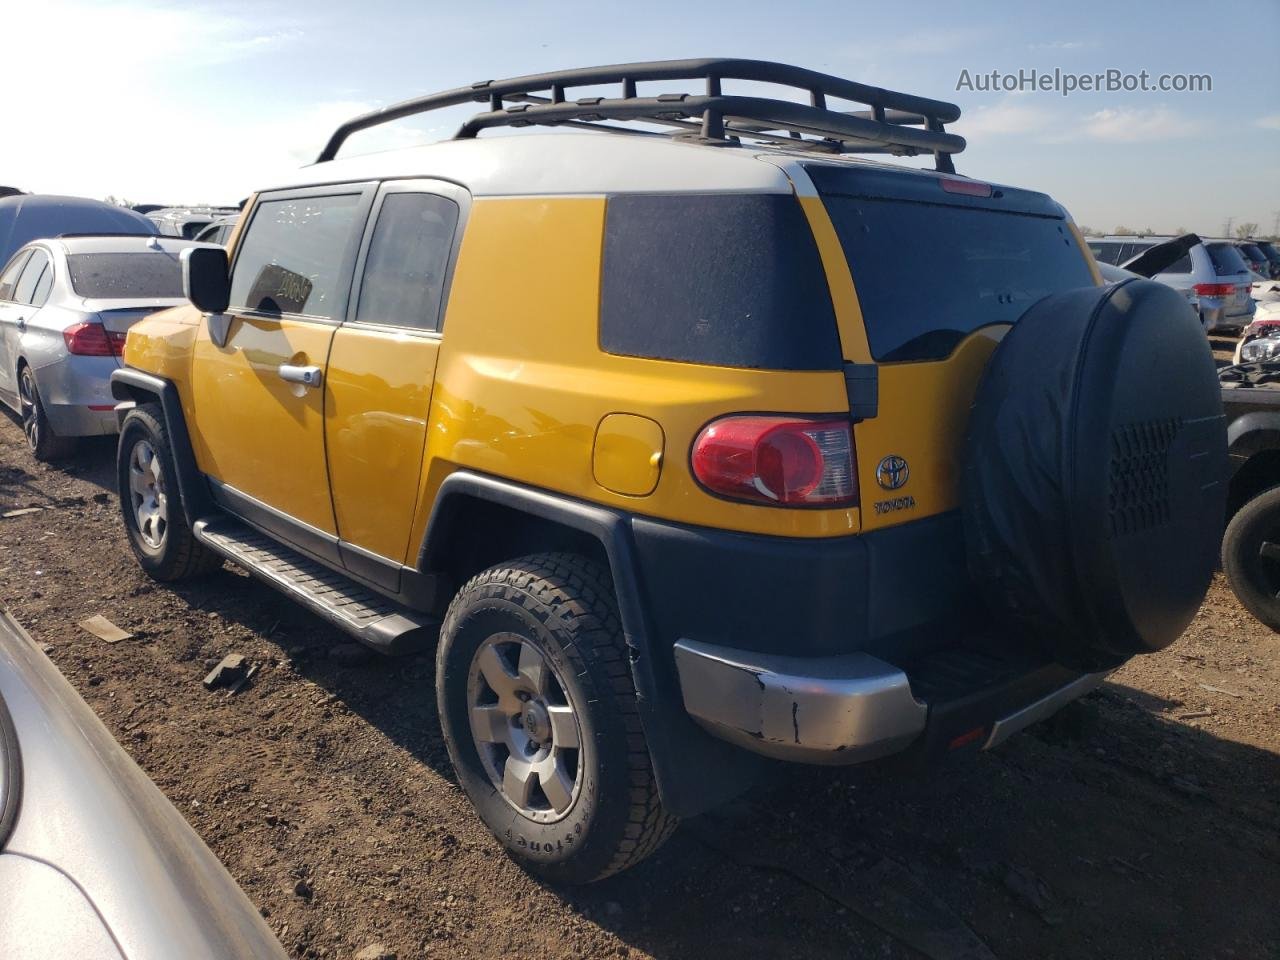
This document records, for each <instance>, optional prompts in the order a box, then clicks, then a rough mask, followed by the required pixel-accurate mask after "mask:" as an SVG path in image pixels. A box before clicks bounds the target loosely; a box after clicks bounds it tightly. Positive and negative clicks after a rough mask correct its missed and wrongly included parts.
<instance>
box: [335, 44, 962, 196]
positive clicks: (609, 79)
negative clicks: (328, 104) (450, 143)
mask: <svg viewBox="0 0 1280 960" xmlns="http://www.w3.org/2000/svg"><path fill="white" fill-rule="evenodd" d="M665 80H703V81H705V82H706V83H705V91H704V92H703V93H696V94H695V93H664V94H661V95H659V96H649V97H641V96H638V95H637V93H636V84H637V83H640V82H650V81H665ZM725 80H750V81H756V82H761V83H771V84H776V85H779V86H785V87H793V88H796V89H799V90H802V91H804V92H805V93H806V94H807V95H808V99H809V102H808V103H807V104H805V103H797V102H794V101H791V100H777V99H772V98H769V97H759V96H735V95H726V94H724V93H722V92H721V83H722V81H725ZM611 83H620V84H621V85H622V91H621V92H622V96H621V97H617V98H609V97H586V98H582V99H579V100H570V99H568V98H567V97H566V95H565V92H566V91H567V90H569V89H570V88H572V87H585V86H596V85H600V84H611ZM828 97H832V98H836V99H840V100H847V101H852V102H853V103H859V104H863V105H865V106H867V107H870V109H869V110H861V111H840V110H834V109H830V108H828V106H827V98H828ZM462 103H487V104H488V107H489V108H488V110H487V111H482V112H480V113H477V114H476V115H475V116H473V117H472V118H471V119H470V120H467V121H466V122H465V123H464V124H463V125H462V126H461V128H459V130H458V132H457V133H456V134H455V135H454V137H455V139H468V138H471V137H474V136H476V134H478V133H479V132H480V131H481V130H485V129H488V128H489V127H510V126H530V125H534V124H539V125H548V126H568V127H576V128H584V129H595V130H601V129H603V130H611V131H614V132H628V133H640V134H650V135H660V134H653V132H652V131H645V130H639V129H635V128H631V129H628V128H626V127H618V126H613V125H611V124H606V123H605V122H604V121H642V122H645V123H651V124H659V125H663V126H670V127H675V128H676V135H684V136H688V137H693V138H697V139H699V140H701V141H703V142H706V143H728V142H739V141H741V140H742V139H744V138H745V139H750V140H762V141H766V142H782V143H785V144H787V145H789V146H792V147H798V148H803V149H811V150H827V151H831V152H836V153H844V152H851V153H891V154H896V155H899V156H913V155H916V154H920V153H932V154H933V156H934V164H935V166H936V167H937V169H938V170H939V171H941V172H943V173H954V172H955V167H954V165H953V163H952V160H951V155H952V154H953V153H959V152H960V151H961V150H963V149H964V146H965V142H964V137H961V136H957V135H956V134H954V133H947V132H946V131H945V129H944V124H947V123H954V122H955V121H956V120H957V119H959V117H960V108H959V107H957V106H956V105H955V104H953V103H945V102H944V101H941V100H930V99H927V98H925V97H917V96H913V95H911V94H909V93H897V92H895V91H893V90H884V89H881V88H880V87H872V86H868V85H867V84H864V83H857V82H856V81H853V80H845V79H842V78H840V77H833V76H830V75H829V74H825V73H817V72H815V71H813V70H806V69H804V68H803V67H793V66H788V65H787V64H783V63H771V62H769V61H767V60H733V59H702V60H655V61H651V62H647V63H622V64H615V65H613V66H605V67H585V68H581V69H577V70H560V71H556V72H554V73H538V74H531V75H530V76H527V77H515V78H513V79H510V80H485V81H482V82H480V83H473V84H472V85H471V86H469V87H459V88H457V89H455V90H446V91H443V92H442V93H433V94H428V95H427V96H424V97H415V98H414V99H412V100H405V101H404V102H402V103H397V104H393V105H391V106H389V107H384V108H382V109H381V110H375V111H373V112H371V113H366V114H364V115H363V116H359V117H356V118H355V119H353V120H348V121H347V122H346V123H344V124H343V125H342V126H340V127H338V129H337V130H335V131H334V133H333V136H331V137H330V138H329V142H328V143H327V144H326V145H325V148H324V149H323V150H322V151H321V152H320V156H319V157H318V158H317V161H316V162H317V163H323V162H325V161H326V160H332V159H333V158H334V157H335V156H337V154H338V150H339V149H340V148H341V147H342V144H343V143H344V142H345V141H346V139H347V137H349V136H351V134H353V133H356V132H357V131H360V130H367V129H368V128H370V127H376V126H378V125H379V124H383V123H390V122H392V121H395V120H401V119H403V118H405V117H410V116H413V115H415V114H419V113H426V112H428V111H430V110H439V109H442V108H444V107H452V106H457V105H458V104H462Z"/></svg>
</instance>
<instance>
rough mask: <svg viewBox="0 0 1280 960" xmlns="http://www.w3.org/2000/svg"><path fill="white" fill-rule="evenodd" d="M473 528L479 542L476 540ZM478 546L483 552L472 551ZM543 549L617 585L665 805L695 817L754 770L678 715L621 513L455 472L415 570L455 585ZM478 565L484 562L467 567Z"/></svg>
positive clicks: (670, 674)
mask: <svg viewBox="0 0 1280 960" xmlns="http://www.w3.org/2000/svg"><path fill="white" fill-rule="evenodd" d="M477 531H479V533H480V534H481V535H480V536H476V535H475V534H476V532H477ZM495 531H496V537H495V538H494V540H493V541H492V542H487V541H486V540H485V536H484V535H483V534H485V533H491V532H495ZM539 537H548V538H550V539H549V541H548V540H545V539H544V540H539V539H538V538H539ZM476 541H481V542H482V543H481V546H479V547H475V546H472V544H474V543H475V542H476ZM512 550H514V552H509V551H512ZM547 550H570V551H572V552H578V553H585V554H586V555H587V556H592V557H593V558H594V559H597V560H598V561H599V562H600V563H602V564H603V565H604V566H605V568H606V569H607V570H608V571H609V574H610V576H611V577H612V579H613V586H614V592H615V595H616V598H617V602H618V613H619V618H620V620H621V622H622V630H623V635H624V638H625V640H626V643H627V647H628V649H629V651H630V659H631V673H632V682H633V684H634V686H635V690H636V697H637V699H638V704H639V711H640V717H641V721H642V723H643V725H644V730H645V737H646V740H647V741H648V745H649V752H650V756H651V758H652V761H653V767H654V773H655V776H656V778H657V782H658V791H659V793H660V795H661V797H662V802H663V804H664V806H665V807H666V808H667V809H668V810H670V811H671V812H672V813H673V814H675V815H676V816H678V817H689V816H694V815H696V814H698V813H702V812H704V811H705V810H707V809H710V808H711V807H713V806H715V805H717V804H719V803H722V802H724V801H726V800H729V799H731V798H732V797H734V796H736V795H738V794H739V793H741V792H742V790H744V789H746V787H748V786H749V785H750V784H751V783H752V782H753V781H754V779H755V778H756V776H757V775H758V773H759V768H758V764H756V763H755V760H756V758H755V757H754V755H752V754H748V753H746V752H745V751H742V750H739V749H736V748H734V747H731V746H729V745H727V744H725V743H723V742H721V741H719V740H716V739H715V738H713V737H711V736H710V735H708V734H707V733H706V732H705V731H703V730H702V728H701V727H699V726H697V725H696V724H695V723H694V722H693V720H692V719H691V718H690V717H689V715H688V713H687V712H686V711H685V709H684V701H683V697H682V695H681V692H680V686H679V681H678V679H677V678H676V676H675V669H674V660H673V654H672V651H671V650H670V649H664V648H663V645H664V644H666V642H667V640H666V638H657V637H655V636H654V634H653V628H652V626H651V618H650V617H649V615H648V612H647V609H646V599H645V594H644V589H643V583H642V579H643V578H642V576H641V571H640V570H639V569H638V567H637V564H636V553H635V548H634V544H633V541H632V534H631V524H630V518H629V516H628V515H627V514H625V513H622V512H620V511H616V510H613V509H610V508H607V507H603V506H600V505H598V504H592V503H587V502H584V501H581V500H575V499H572V498H569V497H564V496H561V495H559V494H554V493H550V492H548V491H545V490H541V489H536V488H531V487H526V486H523V485H520V484H515V483H511V482H509V481H506V480H500V479H497V478H495V477H490V476H487V475H483V474H477V473H473V472H471V471H465V470H460V471H456V472H454V473H452V474H450V475H449V476H448V477H446V478H445V480H444V482H443V483H442V484H441V486H440V489H439V491H438V493H437V495H436V499H435V503H434V505H433V507H432V511H431V516H430V519H429V520H428V522H427V529H426V534H425V535H424V537H423V542H422V545H421V549H420V550H419V554H418V569H419V570H420V571H422V572H424V573H440V572H443V573H446V574H447V575H448V576H449V577H450V579H452V581H453V585H454V586H455V587H460V586H461V585H462V584H463V583H464V582H465V581H466V580H467V579H469V578H470V577H471V576H473V575H474V574H475V573H478V572H479V571H480V570H483V569H486V568H487V567H488V566H492V565H495V564H497V563H500V562H502V561H503V560H511V559H515V558H516V557H518V556H522V555H525V554H529V553H539V552H544V551H547ZM499 554H505V555H499ZM477 564H482V565H481V566H479V567H478V568H476V569H472V568H473V567H476V565H477ZM450 595H452V591H450ZM671 642H672V643H674V640H672V641H671Z"/></svg>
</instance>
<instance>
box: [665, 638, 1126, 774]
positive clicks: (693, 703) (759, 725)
mask: <svg viewBox="0 0 1280 960" xmlns="http://www.w3.org/2000/svg"><path fill="white" fill-rule="evenodd" d="M675 660H676V668H677V671H678V673H679V678H680V689H681V694H682V696H683V699H684V706H685V710H686V711H687V712H688V713H689V715H690V716H691V717H693V719H694V720H696V721H697V722H698V723H699V724H700V725H701V726H702V727H703V728H704V729H706V730H707V731H708V732H709V733H711V734H712V735H714V736H716V737H719V738H720V739H722V740H726V741H728V742H730V743H733V744H736V745H738V746H740V747H744V748H746V749H748V750H750V751H752V752H753V753H758V754H761V755H763V756H767V757H771V758H774V759H778V760H789V761H794V762H800V763H814V764H850V763H861V762H863V761H866V760H874V759H877V758H879V757H884V756H888V755H890V754H894V753H898V752H900V751H903V750H906V749H908V748H911V747H914V746H919V747H920V748H921V749H922V750H923V751H924V752H925V753H927V754H930V755H938V754H944V753H947V752H950V751H951V750H954V749H959V748H963V747H969V746H973V747H977V746H981V747H982V748H983V749H990V748H991V747H995V746H997V745H999V744H1001V743H1003V742H1004V741H1005V740H1007V739H1008V738H1009V737H1011V736H1012V735H1013V734H1015V733H1017V732H1018V731H1019V730H1022V729H1023V728H1024V727H1027V726H1030V725H1031V724H1033V723H1036V722H1037V721H1039V720H1042V719H1044V718H1046V717H1048V716H1050V715H1051V714H1053V713H1054V712H1056V711H1057V710H1059V709H1061V708H1062V707H1063V706H1065V705H1066V704H1067V703H1070V702H1071V701H1072V700H1075V699H1077V698H1079V697H1082V696H1084V695H1085V694H1086V693H1088V692H1089V691H1090V690H1093V689H1094V688H1095V687H1097V686H1098V685H1099V684H1100V683H1102V681H1103V680H1104V679H1105V678H1106V676H1107V673H1106V672H1103V673H1090V674H1083V675H1080V674H1070V673H1068V672H1066V671H1064V670H1063V669H1062V668H1060V667H1055V666H1045V665H1040V666H1036V667H1025V668H1023V669H1021V670H1011V671H1008V672H1006V673H1004V674H1003V675H1001V676H999V677H998V678H993V679H992V681H991V682H990V683H988V684H987V685H985V686H982V687H981V688H979V689H976V690H975V689H967V688H966V689H963V690H962V691H960V696H958V697H948V696H946V695H945V694H944V695H937V694H936V692H935V693H934V695H933V696H932V697H931V698H930V699H931V700H932V702H930V700H927V699H924V698H918V697H917V696H916V694H915V693H914V692H913V689H912V679H911V677H910V676H909V675H908V673H907V672H906V671H904V670H902V669H899V668H898V667H895V666H894V665H892V664H890V663H887V662H885V661H883V660H880V659H878V658H876V657H872V656H870V655H867V654H862V653H854V654H848V655H844V656H835V657H788V656H777V655H770V654H746V653H743V652H742V651H738V650H733V649H730V648H728V647H721V646H716V645H713V644H706V643H699V642H697V641H693V640H680V641H679V642H677V643H676V647H675ZM919 686H920V687H921V688H922V689H928V688H929V685H928V683H927V682H925V681H924V680H923V679H921V681H920V682H919ZM926 696H928V694H926Z"/></svg>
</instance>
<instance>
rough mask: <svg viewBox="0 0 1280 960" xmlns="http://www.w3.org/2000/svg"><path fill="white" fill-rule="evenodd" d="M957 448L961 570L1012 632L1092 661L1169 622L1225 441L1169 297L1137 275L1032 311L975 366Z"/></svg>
mask: <svg viewBox="0 0 1280 960" xmlns="http://www.w3.org/2000/svg"><path fill="white" fill-rule="evenodd" d="M964 456H965V463H964V471H963V479H962V490H961V498H962V509H963V521H964V531H965V542H966V551H967V555H968V563H969V570H970V573H971V575H972V576H973V578H974V580H975V581H976V582H977V584H978V585H979V587H980V589H981V591H982V593H983V594H984V596H985V598H986V601H987V604H988V606H990V607H991V608H992V611H993V613H995V614H996V615H997V617H1000V618H1002V619H1003V620H1004V621H1005V623H1006V625H1007V626H1010V627H1012V628H1013V629H1014V630H1015V631H1016V632H1017V633H1018V634H1021V638H1020V641H1019V642H1024V643H1034V644H1039V645H1041V646H1042V647H1043V648H1044V649H1046V650H1047V651H1048V652H1049V653H1051V654H1052V655H1053V657H1054V658H1055V659H1056V660H1058V661H1059V662H1061V663H1064V664H1068V665H1071V666H1075V667H1078V668H1082V669H1101V668H1105V667H1108V666H1114V665H1115V664H1118V663H1120V662H1122V661H1123V660H1125V659H1126V658H1128V657H1130V656H1132V655H1133V654H1137V653H1149V652H1152V651H1155V650H1159V649H1161V648H1163V647H1165V646H1167V645H1168V644H1170V643H1172V642H1173V641H1174V640H1175V639H1177V637H1178V636H1179V635H1180V634H1181V633H1182V631H1183V630H1184V629H1185V628H1186V626H1187V624H1188V623H1189V622H1190V621H1191V618H1192V617H1193V616H1194V615H1195V613H1196V610H1197V609H1198V608H1199V606H1200V602H1201V601H1202V600H1203V599H1204V594H1205V591H1206V590H1207V589H1208V586H1209V581H1210V578H1211V577H1212V575H1213V570H1214V567H1215V564H1216V560H1217V552H1218V545H1219V543H1220V542H1221V538H1222V527H1223V523H1224V518H1225V511H1226V485H1227V484H1226V481H1227V440H1226V427H1225V421H1224V418H1223V412H1222V397H1221V392H1220V388H1219V384H1218V378H1217V375H1216V371H1215V368H1214V362H1213V356H1212V354H1211V353H1210V351H1209V348H1208V345H1207V343H1206V341H1205V335H1204V331H1203V329H1202V328H1201V326H1200V323H1199V321H1198V318H1197V317H1196V316H1195V312H1194V311H1193V310H1191V309H1189V307H1188V304H1187V302H1186V301H1185V300H1184V299H1183V298H1182V296H1181V295H1179V294H1178V293H1176V292H1175V291H1174V290H1172V289H1171V288H1169V287H1166V286H1164V285H1162V284H1159V283H1153V282H1151V281H1148V280H1141V279H1136V280H1129V281H1126V282H1124V283H1121V284H1117V285H1114V286H1106V287H1089V288H1084V289H1080V290H1073V291H1069V292H1067V293H1062V294H1056V295H1054V296H1050V297H1046V298H1045V299H1043V300H1041V301H1039V302H1038V303H1036V304H1035V305H1034V306H1032V307H1031V308H1030V309H1029V310H1028V311H1027V312H1026V313H1025V314H1024V315H1023V316H1022V317H1021V318H1020V319H1019V320H1018V322H1017V323H1016V324H1015V325H1014V326H1013V328H1012V329H1011V330H1010V331H1009V333H1008V334H1007V335H1006V336H1005V338H1004V339H1003V340H1002V341H1001V343H1000V345H999V347H998V348H997V349H996V351H995V353H994V355H993V356H992V359H991V361H990V363H989V364H988V367H987V370H986V372H985V373H984V375H983V379H982V382H981V383H980V385H979V387H978V391H977V395H976V396H975V398H974V405H973V409H972V411H971V414H970V420H969V427H968V432H967V436H966V438H965V451H964Z"/></svg>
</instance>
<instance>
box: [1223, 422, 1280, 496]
mask: <svg viewBox="0 0 1280 960" xmlns="http://www.w3.org/2000/svg"><path fill="white" fill-rule="evenodd" d="M1227 448H1228V452H1229V453H1230V456H1231V464H1232V469H1231V480H1230V484H1229V486H1228V488H1227V518H1228V519H1230V518H1231V517H1233V516H1235V514H1236V513H1237V512H1238V511H1239V510H1240V508H1241V507H1243V506H1244V505H1245V504H1246V503H1248V502H1249V501H1250V500H1252V499H1253V498H1254V497H1256V496H1257V495H1258V494H1260V493H1262V492H1263V491H1264V490H1266V489H1268V488H1269V487H1273V486H1275V485H1276V484H1280V413H1273V412H1271V411H1268V410H1255V411H1253V412H1251V413H1246V414H1244V415H1243V416H1241V417H1237V418H1236V419H1235V420H1232V421H1231V423H1230V424H1229V425H1228V426H1227Z"/></svg>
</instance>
